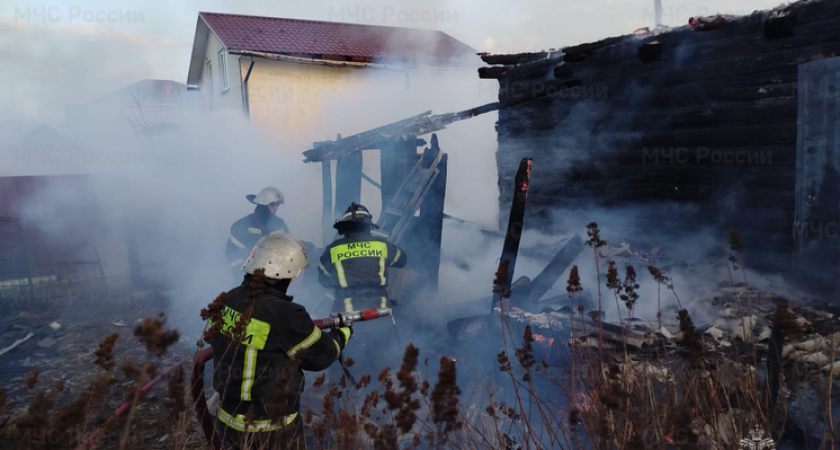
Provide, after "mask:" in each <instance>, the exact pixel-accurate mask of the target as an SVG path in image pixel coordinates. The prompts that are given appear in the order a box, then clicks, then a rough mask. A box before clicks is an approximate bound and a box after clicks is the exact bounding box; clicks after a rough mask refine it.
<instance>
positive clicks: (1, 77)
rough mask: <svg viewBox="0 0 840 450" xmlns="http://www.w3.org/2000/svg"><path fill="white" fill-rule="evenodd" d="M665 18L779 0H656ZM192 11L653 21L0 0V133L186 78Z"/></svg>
mask: <svg viewBox="0 0 840 450" xmlns="http://www.w3.org/2000/svg"><path fill="white" fill-rule="evenodd" d="M662 3H663V6H662V18H663V24H664V25H666V26H681V25H683V24H685V23H686V22H687V20H688V18H689V17H692V16H702V15H710V14H714V13H717V12H720V13H725V14H734V15H737V14H749V13H751V12H752V11H755V10H761V9H769V8H773V7H776V6H778V5H779V3H778V1H777V0H740V1H739V2H737V4H736V3H734V2H731V1H725V0H705V1H699V0H662ZM199 11H210V12H224V13H237V14H251V15H265V16H277V17H289V18H299V19H311V20H326V21H338V22H354V23H364V24H374V25H389V26H402V27H414V28H426V29H438V30H441V31H444V32H446V33H448V34H450V35H451V36H453V37H455V38H457V39H459V40H461V41H463V42H465V43H466V44H468V45H470V46H471V47H473V48H474V49H476V50H477V51H480V52H491V53H517V52H529V51H540V50H548V49H551V48H562V47H565V46H569V45H575V44H579V43H585V42H592V41H596V40H598V39H601V38H604V37H608V36H614V35H620V34H627V33H631V32H632V31H633V30H635V29H637V28H640V27H645V26H653V25H654V11H653V0H557V1H545V0H539V1H535V0H524V1H520V2H512V1H500V0H482V1H477V0H449V1H442V0H432V1H423V2H420V1H416V0H415V1H348V2H335V1H321V0H312V1H308V2H292V1H288V0H286V1H264V0H263V1H257V0H241V1H237V2H227V1H225V2H223V1H220V0H184V1H179V2H168V1H167V2H164V1H133V0H109V1H71V2H56V1H52V2H51V1H46V2H44V1H40V0H32V1H27V0H17V1H16V0H3V1H2V2H0V61H2V62H3V67H4V69H3V71H0V86H2V89H0V145H5V144H9V143H13V142H16V141H17V140H18V139H20V137H22V136H23V135H24V134H26V133H28V132H29V131H31V130H32V129H34V128H36V127H37V126H38V125H40V124H42V123H46V124H54V123H56V122H60V121H61V120H62V117H63V111H64V106H65V105H67V104H74V103H79V102H86V101H89V100H92V99H95V98H97V97H100V96H102V95H104V94H106V93H108V92H112V91H114V90H117V89H119V88H122V87H125V86H128V85H130V84H132V83H134V82H136V81H139V80H141V79H146V78H156V79H170V80H174V81H178V82H185V80H186V75H187V67H188V65H189V56H190V49H191V47H192V42H193V36H194V33H195V24H196V18H197V14H198V12H199Z"/></svg>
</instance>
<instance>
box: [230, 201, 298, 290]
mask: <svg viewBox="0 0 840 450" xmlns="http://www.w3.org/2000/svg"><path fill="white" fill-rule="evenodd" d="M245 198H246V199H247V200H248V201H249V202H251V203H253V204H255V205H257V206H256V207H255V208H254V212H253V213H251V214H248V215H247V216H245V217H243V218H241V219H239V220H237V221H236V222H234V223H233V225H231V227H230V235H229V236H228V240H227V244H226V246H225V257H226V259H227V263H228V266H229V267H230V268H231V270H232V271H233V275H234V279H235V280H238V279H239V278H241V277H242V272H241V268H242V263H244V262H245V259H246V258H248V252H250V251H251V249H252V248H253V247H254V245H255V244H256V243H257V241H258V240H259V239H260V238H261V237H263V236H266V235H268V234H269V233H271V232H273V231H283V232H285V233H288V232H289V227H287V226H286V222H285V221H284V220H283V219H281V218H280V217H278V216H277V208H279V207H280V205H282V204H283V203H284V197H283V193H282V192H280V189H277V188H276V187H274V186H269V187H266V188H264V189H262V190H261V191H260V192H259V193H257V194H256V195H254V194H250V195H246V196H245Z"/></svg>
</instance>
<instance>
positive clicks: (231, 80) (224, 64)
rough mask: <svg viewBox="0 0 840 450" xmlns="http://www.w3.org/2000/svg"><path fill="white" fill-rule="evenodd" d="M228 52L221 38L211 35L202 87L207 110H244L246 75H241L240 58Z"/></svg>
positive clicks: (205, 57) (206, 51)
mask: <svg viewBox="0 0 840 450" xmlns="http://www.w3.org/2000/svg"><path fill="white" fill-rule="evenodd" d="M226 50H227V49H225V47H224V46H223V45H222V42H221V41H220V40H219V38H217V37H216V35H215V34H213V33H210V36H209V37H208V39H207V47H206V48H205V50H204V68H203V70H202V72H201V85H200V91H201V98H202V102H203V104H204V108H205V109H206V110H210V111H213V110H217V109H221V110H231V109H234V108H237V109H239V110H241V109H242V78H243V77H244V76H245V74H244V72H243V73H240V61H239V57H238V56H235V55H230V54H229V53H228V52H227V51H226ZM208 70H209V72H208ZM245 70H247V66H246V67H245Z"/></svg>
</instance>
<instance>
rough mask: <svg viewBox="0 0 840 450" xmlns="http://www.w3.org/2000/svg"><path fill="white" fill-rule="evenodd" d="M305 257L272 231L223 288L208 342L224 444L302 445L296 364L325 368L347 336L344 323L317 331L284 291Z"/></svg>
mask: <svg viewBox="0 0 840 450" xmlns="http://www.w3.org/2000/svg"><path fill="white" fill-rule="evenodd" d="M307 264H308V256H307V253H306V249H305V247H304V245H303V242H301V241H300V240H298V239H297V238H295V237H293V236H291V235H288V234H286V233H283V232H280V231H276V232H273V233H271V234H269V235H268V236H265V237H263V238H261V239H260V240H259V241H258V242H257V243H256V245H255V246H254V248H253V250H252V251H251V253H250V256H249V257H248V259H247V261H245V264H244V265H243V267H242V269H243V270H244V271H245V276H244V279H243V281H242V284H241V285H240V286H239V287H236V288H234V289H233V290H231V291H229V292H227V293H226V294H225V306H224V309H223V311H222V313H221V321H222V324H221V326H216V327H211V332H212V330H218V331H217V332H216V333H215V334H213V336H212V337H211V338H210V340H209V341H210V345H211V346H212V348H213V362H214V366H215V372H214V374H213V387H214V388H215V390H216V391H217V392H219V394H220V396H221V399H220V401H219V406H218V414H217V416H216V417H217V427H216V428H217V430H216V431H217V433H218V435H219V437H220V439H221V440H222V442H223V443H224V447H225V449H227V450H229V449H240V448H284V449H286V448H288V449H297V448H302V446H303V439H302V436H303V424H302V420H301V417H300V414H299V408H300V395H301V393H302V391H303V387H304V377H303V371H304V370H307V371H320V370H324V369H326V368H327V367H329V366H330V365H331V364H332V363H333V362H335V361H336V360H337V359H338V357H339V356H340V354H341V352H342V350H343V349H344V347H345V346H346V345H347V342H348V341H349V340H350V336H351V334H352V330H351V329H350V328H349V327H345V328H340V329H338V330H333V331H330V332H322V331H321V330H320V329H319V328H318V327H316V326H315V325H314V324H313V322H312V318H311V317H310V315H309V313H308V312H307V311H306V309H305V308H304V307H303V306H302V305H300V304H297V303H293V301H292V297H291V296H289V295H287V294H286V291H287V289H288V287H289V284H290V283H291V281H292V279H294V278H295V277H297V276H298V275H299V274H300V273H301V271H302V270H303V268H304V267H306V266H307ZM211 321H212V319H211ZM211 325H212V324H211ZM243 442H247V443H249V445H250V447H246V446H245V445H243V444H242V443H243Z"/></svg>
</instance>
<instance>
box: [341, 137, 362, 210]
mask: <svg viewBox="0 0 840 450" xmlns="http://www.w3.org/2000/svg"><path fill="white" fill-rule="evenodd" d="M361 199H362V153H361V152H356V153H353V154H350V155H347V156H344V157H342V158H339V160H338V162H337V163H336V165H335V217H341V215H342V214H343V213H344V210H345V209H346V208H347V207H348V206H350V203H351V202H356V203H359V202H360V201H361Z"/></svg>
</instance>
